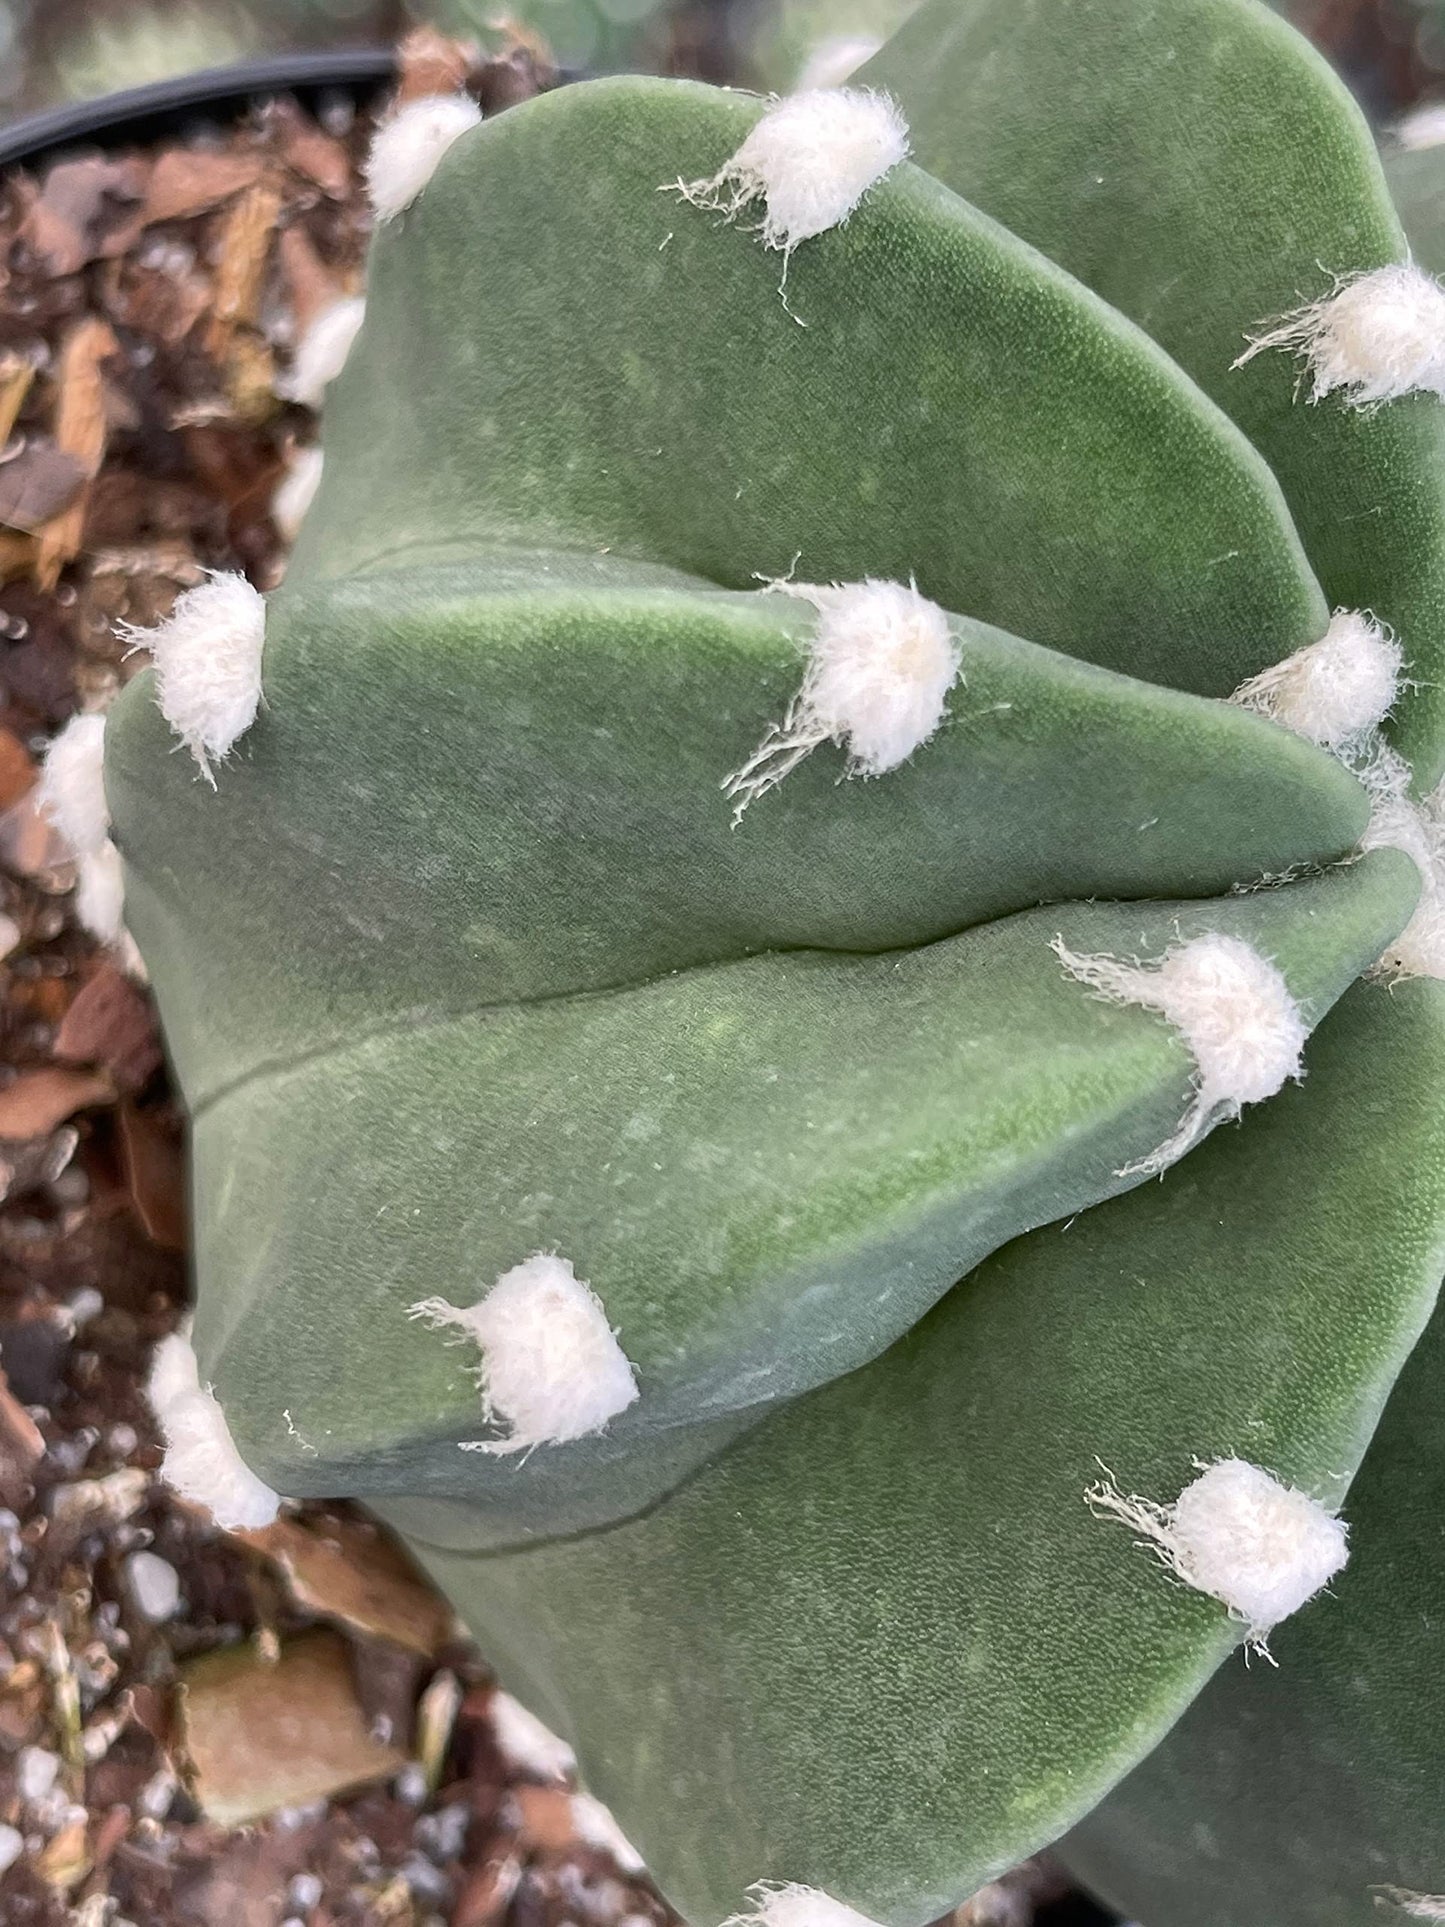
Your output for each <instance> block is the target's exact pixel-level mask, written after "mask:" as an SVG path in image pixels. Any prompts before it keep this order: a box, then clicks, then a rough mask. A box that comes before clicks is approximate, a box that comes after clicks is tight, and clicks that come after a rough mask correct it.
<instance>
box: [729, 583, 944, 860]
mask: <svg viewBox="0 0 1445 1927" xmlns="http://www.w3.org/2000/svg"><path fill="white" fill-rule="evenodd" d="M768 586H769V588H770V589H773V590H776V591H778V592H779V593H781V594H784V595H792V596H798V597H800V598H801V599H802V600H804V601H806V602H811V603H812V604H813V606H814V608H815V609H817V611H818V615H819V621H818V626H817V629H816V631H815V632H814V634H813V637H812V640H811V641H810V643H809V645H808V651H809V653H808V666H807V669H806V671H805V672H804V676H803V683H802V687H801V688H800V689H799V691H798V693H797V695H796V696H795V697H794V698H793V700H792V702H791V703H790V704H789V705H788V711H787V714H786V715H785V716H784V718H783V720H782V722H781V723H775V724H774V725H773V727H772V728H771V729H770V730H769V731H768V733H767V735H766V736H765V737H764V738H763V740H762V742H761V743H760V744H759V746H758V748H757V749H756V750H755V751H754V752H753V754H752V755H751V756H750V757H749V758H748V760H747V761H746V762H745V763H744V764H743V766H742V767H741V769H737V770H734V771H733V773H732V774H731V775H730V776H728V777H726V778H725V779H724V781H723V785H722V788H723V794H724V795H725V796H729V797H731V798H732V799H733V801H734V803H735V804H736V808H735V809H734V811H733V822H734V823H737V822H738V821H739V820H740V819H741V817H742V815H743V812H744V811H745V810H746V809H747V807H748V805H749V804H750V803H752V802H754V801H756V799H757V798H758V797H760V796H763V795H765V794H766V793H767V791H769V790H770V789H774V788H776V787H777V785H778V784H779V783H781V782H782V780H783V778H784V777H785V776H787V775H788V773H789V772H790V771H791V770H794V769H796V768H797V766H798V764H799V763H801V762H802V760H803V758H804V757H805V756H807V755H809V754H810V753H811V752H812V751H813V750H815V749H816V748H817V747H818V745H819V744H820V743H826V742H834V743H840V744H843V745H845V746H846V748H847V750H848V771H847V773H848V775H849V776H882V775H884V774H885V773H886V772H887V771H888V770H891V769H897V767H898V766H899V764H900V763H906V762H907V760H908V758H909V757H910V756H911V755H912V754H913V752H914V751H915V750H916V749H919V748H921V747H922V745H923V744H924V743H926V742H927V741H928V739H929V737H930V736H932V735H933V734H934V732H935V731H936V730H937V728H938V726H939V724H940V723H941V722H942V721H943V717H944V712H945V709H946V707H947V703H948V693H949V691H950V690H951V689H952V687H953V685H954V683H955V682H956V681H957V680H958V676H959V670H960V664H961V652H960V650H959V645H958V641H957V639H956V638H955V636H954V634H953V631H952V629H951V628H950V627H949V621H948V617H947V616H946V615H945V614H944V612H943V610H942V609H940V608H939V606H938V604H937V603H936V602H930V601H929V600H928V598H927V597H926V596H922V595H920V594H919V593H918V590H917V589H916V588H915V587H914V586H913V585H912V584H911V583H903V582H873V581H868V582H854V583H848V584H840V583H835V584H832V585H831V586H829V585H823V584H817V583H803V582H796V583H793V582H774V583H770V584H769V585H768Z"/></svg>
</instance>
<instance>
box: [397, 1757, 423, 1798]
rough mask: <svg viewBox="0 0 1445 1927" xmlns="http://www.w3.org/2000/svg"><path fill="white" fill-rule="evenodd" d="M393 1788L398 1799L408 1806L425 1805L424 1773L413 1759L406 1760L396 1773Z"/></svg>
mask: <svg viewBox="0 0 1445 1927" xmlns="http://www.w3.org/2000/svg"><path fill="white" fill-rule="evenodd" d="M393 1788H394V1791H395V1793H396V1797H397V1799H398V1800H404V1801H405V1802H406V1804H407V1805H408V1806H409V1807H420V1806H425V1805H426V1794H427V1785H426V1774H425V1772H424V1771H423V1770H422V1768H421V1767H419V1766H418V1765H417V1763H416V1761H415V1760H408V1761H407V1763H406V1765H405V1766H404V1767H403V1768H402V1769H401V1771H400V1773H398V1774H397V1776H396V1779H395V1781H394V1782H393Z"/></svg>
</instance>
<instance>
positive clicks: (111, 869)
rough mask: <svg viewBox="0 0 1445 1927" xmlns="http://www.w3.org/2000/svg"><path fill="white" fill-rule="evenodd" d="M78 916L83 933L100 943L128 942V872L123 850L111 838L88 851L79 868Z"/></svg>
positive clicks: (76, 911)
mask: <svg viewBox="0 0 1445 1927" xmlns="http://www.w3.org/2000/svg"><path fill="white" fill-rule="evenodd" d="M75 916H76V921H77V922H78V923H79V925H80V927H81V929H82V930H88V931H89V932H90V934H91V936H92V937H94V938H95V939H96V940H97V941H98V942H100V943H109V944H118V943H122V942H123V941H124V939H125V927H124V922H123V919H124V917H125V872H124V869H123V868H122V865H121V860H120V851H119V850H118V849H117V848H116V847H115V845H114V844H113V843H112V842H111V841H110V839H109V838H107V839H106V841H105V842H104V843H103V844H102V846H101V847H100V849H98V850H90V851H87V852H86V854H85V855H84V856H83V857H81V858H80V860H79V863H78V864H77V866H76V877H75Z"/></svg>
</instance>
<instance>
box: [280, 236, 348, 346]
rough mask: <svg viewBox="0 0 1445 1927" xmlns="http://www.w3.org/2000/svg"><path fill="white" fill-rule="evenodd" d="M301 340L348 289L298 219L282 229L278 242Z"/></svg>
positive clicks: (283, 271)
mask: <svg viewBox="0 0 1445 1927" xmlns="http://www.w3.org/2000/svg"><path fill="white" fill-rule="evenodd" d="M277 252H278V254H279V257H280V262H281V272H282V274H283V275H284V276H285V280H286V292H287V294H288V295H289V296H290V304H291V311H292V314H293V315H294V316H295V322H296V337H297V339H298V340H299V339H300V338H301V336H302V335H304V334H305V332H306V330H307V329H308V328H309V327H310V326H311V324H312V322H313V321H314V320H315V319H316V317H317V315H319V314H321V313H323V312H324V310H325V309H327V308H329V307H330V306H331V304H332V303H333V302H334V301H337V300H339V299H340V297H341V296H342V295H343V294H344V293H346V292H347V290H346V289H345V288H343V287H342V285H341V283H340V282H339V281H338V280H337V278H336V276H335V275H334V274H333V273H332V271H331V269H330V268H328V267H327V266H326V264H325V263H324V262H323V261H322V259H321V256H320V255H319V254H318V253H317V251H316V245H315V243H314V242H313V241H312V239H311V236H310V235H309V234H308V233H307V232H306V229H305V228H304V227H302V226H301V224H300V223H299V222H294V223H293V224H292V225H291V226H289V227H284V228H282V230H281V238H280V240H279V242H278V243H277Z"/></svg>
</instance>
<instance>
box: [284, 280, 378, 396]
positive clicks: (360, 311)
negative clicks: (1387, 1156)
mask: <svg viewBox="0 0 1445 1927" xmlns="http://www.w3.org/2000/svg"><path fill="white" fill-rule="evenodd" d="M365 319H366V302H365V301H364V300H363V298H362V297H361V296H360V295H347V296H345V297H344V298H343V299H342V300H340V301H333V302H332V303H331V305H330V306H329V307H326V308H323V309H322V310H321V312H320V314H319V315H317V317H316V319H315V320H314V321H313V322H312V323H311V326H310V327H309V328H308V329H307V330H306V332H305V334H303V335H302V337H301V339H300V341H298V342H297V344H296V354H295V358H294V360H293V361H292V363H291V372H290V373H289V374H288V375H287V377H286V379H285V381H284V382H283V383H281V384H280V386H281V393H282V395H283V396H284V397H285V399H286V400H287V401H299V402H304V403H305V404H306V406H307V407H308V408H319V407H320V406H321V402H322V398H323V396H324V395H325V393H326V390H327V388H328V387H329V386H330V384H331V383H332V382H333V381H335V379H336V377H337V376H338V375H339V374H340V373H341V371H342V369H343V368H344V367H345V366H346V357H347V356H348V355H349V354H350V353H351V345H352V343H353V342H354V341H355V340H356V337H357V335H358V334H359V333H360V332H361V324H362V322H363V321H364V320H365Z"/></svg>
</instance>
